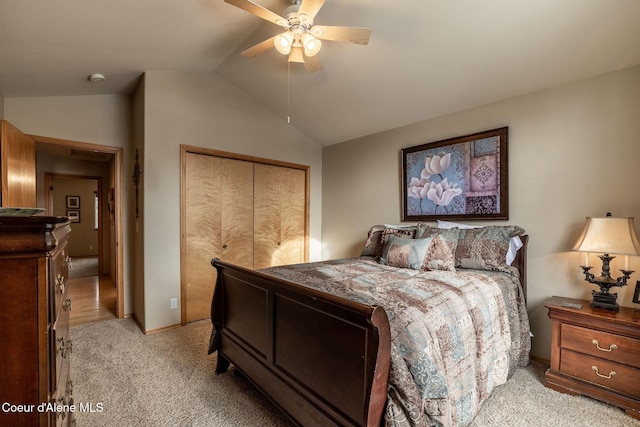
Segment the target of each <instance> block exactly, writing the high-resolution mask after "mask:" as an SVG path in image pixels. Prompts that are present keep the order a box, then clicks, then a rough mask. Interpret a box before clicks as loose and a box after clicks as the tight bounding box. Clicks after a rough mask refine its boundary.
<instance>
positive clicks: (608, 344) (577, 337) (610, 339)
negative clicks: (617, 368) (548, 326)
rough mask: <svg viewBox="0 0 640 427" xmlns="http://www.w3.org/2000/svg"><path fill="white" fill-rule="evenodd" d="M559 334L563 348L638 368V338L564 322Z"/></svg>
mask: <svg viewBox="0 0 640 427" xmlns="http://www.w3.org/2000/svg"><path fill="white" fill-rule="evenodd" d="M561 334H562V347H563V348H567V349H570V350H574V351H578V352H580V353H585V354H590V355H592V356H595V357H602V358H604V359H609V360H615V361H616V362H619V363H624V364H626V365H630V366H635V367H636V368H640V340H638V339H634V338H629V337H623V336H621V335H616V334H610V333H608V332H601V331H596V330H593V329H589V328H582V327H579V326H574V325H569V324H566V323H565V324H563V325H562V332H561ZM638 382H640V380H639V381H638Z"/></svg>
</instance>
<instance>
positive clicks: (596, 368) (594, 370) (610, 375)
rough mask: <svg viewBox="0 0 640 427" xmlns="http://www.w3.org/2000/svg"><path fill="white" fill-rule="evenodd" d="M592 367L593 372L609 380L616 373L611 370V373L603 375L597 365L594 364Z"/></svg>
mask: <svg viewBox="0 0 640 427" xmlns="http://www.w3.org/2000/svg"><path fill="white" fill-rule="evenodd" d="M591 369H593V372H595V373H596V375H597V376H599V377H600V378H606V379H608V380H610V379H611V377H613V376H614V375H615V374H616V371H611V372H609V375H602V374H601V373H600V372H598V367H597V366H592V367H591Z"/></svg>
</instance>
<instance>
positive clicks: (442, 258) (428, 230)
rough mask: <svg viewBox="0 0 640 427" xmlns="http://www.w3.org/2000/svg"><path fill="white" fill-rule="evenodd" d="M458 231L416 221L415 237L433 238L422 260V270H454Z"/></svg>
mask: <svg viewBox="0 0 640 427" xmlns="http://www.w3.org/2000/svg"><path fill="white" fill-rule="evenodd" d="M459 232H460V230H459V229H457V228H451V229H441V228H436V227H431V226H429V225H427V224H424V223H418V225H417V229H416V239H426V238H432V239H433V241H432V242H431V246H430V247H429V251H428V252H427V257H426V259H425V261H424V268H423V269H424V270H445V271H456V258H455V254H456V247H457V246H458V239H459Z"/></svg>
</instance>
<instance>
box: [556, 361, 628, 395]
mask: <svg viewBox="0 0 640 427" xmlns="http://www.w3.org/2000/svg"><path fill="white" fill-rule="evenodd" d="M560 371H561V372H562V373H564V374H567V375H571V376H574V377H577V378H580V379H583V380H585V381H589V382H591V383H595V384H599V385H602V386H604V387H607V388H610V389H613V390H616V391H617V392H619V393H622V394H626V395H627V396H630V397H633V398H634V399H637V398H640V381H638V379H639V378H640V369H637V368H633V367H631V366H627V365H622V364H619V363H615V362H611V361H609V360H606V359H602V358H597V357H592V356H588V355H586V354H581V353H576V352H574V351H571V350H567V349H562V351H561V355H560Z"/></svg>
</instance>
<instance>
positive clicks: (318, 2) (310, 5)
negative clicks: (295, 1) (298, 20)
mask: <svg viewBox="0 0 640 427" xmlns="http://www.w3.org/2000/svg"><path fill="white" fill-rule="evenodd" d="M324 2H325V0H302V4H301V5H300V9H298V15H301V14H305V15H307V16H308V17H309V18H311V20H313V18H315V16H316V14H317V13H318V11H319V10H320V8H321V7H322V5H324Z"/></svg>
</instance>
